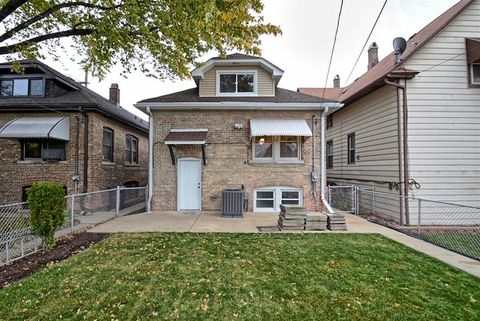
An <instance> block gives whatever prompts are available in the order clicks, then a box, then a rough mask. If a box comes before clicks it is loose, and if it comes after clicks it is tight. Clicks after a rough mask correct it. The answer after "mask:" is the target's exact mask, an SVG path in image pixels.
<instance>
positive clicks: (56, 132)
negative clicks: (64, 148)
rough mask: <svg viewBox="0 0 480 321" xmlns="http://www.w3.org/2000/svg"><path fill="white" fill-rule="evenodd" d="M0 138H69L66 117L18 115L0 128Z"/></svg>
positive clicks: (68, 124)
mask: <svg viewBox="0 0 480 321" xmlns="http://www.w3.org/2000/svg"><path fill="white" fill-rule="evenodd" d="M0 138H50V139H60V140H69V139H70V119H69V118H68V117H20V118H16V119H14V120H12V121H10V122H8V123H7V124H5V125H4V126H3V127H2V128H0Z"/></svg>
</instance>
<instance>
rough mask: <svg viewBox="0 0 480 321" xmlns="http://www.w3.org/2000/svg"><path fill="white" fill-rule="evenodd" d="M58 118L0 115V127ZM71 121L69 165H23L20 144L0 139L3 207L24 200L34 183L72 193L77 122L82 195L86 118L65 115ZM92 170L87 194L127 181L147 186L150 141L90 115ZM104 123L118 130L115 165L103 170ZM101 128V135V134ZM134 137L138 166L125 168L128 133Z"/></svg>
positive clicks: (67, 146) (90, 161) (124, 126)
mask: <svg viewBox="0 0 480 321" xmlns="http://www.w3.org/2000/svg"><path fill="white" fill-rule="evenodd" d="M27 115H28V116H33V115H34V116H44V117H45V116H56V115H59V114H53V113H48V112H47V113H35V114H33V113H28V114H19V113H0V127H2V126H3V125H4V124H5V123H6V122H7V121H9V120H12V119H14V118H17V117H21V116H27ZM63 115H67V116H69V117H70V141H68V142H67V145H66V161H64V162H37V163H32V162H22V161H21V160H20V155H21V154H20V141H19V140H17V139H0V204H9V203H14V202H19V201H21V200H22V187H23V186H29V185H32V184H33V183H34V182H39V181H51V182H56V183H60V184H62V185H65V186H66V187H67V192H68V193H69V194H70V193H72V192H73V189H74V186H73V181H72V179H71V177H72V175H73V174H74V172H75V142H76V137H77V136H76V135H77V134H76V133H77V118H76V117H78V121H79V131H80V135H79V136H80V140H79V174H80V181H79V186H78V188H79V189H78V190H79V192H82V191H83V188H84V186H83V168H84V166H83V161H84V146H83V142H84V139H83V137H84V117H83V115H82V114H80V113H63ZM88 115H89V124H90V125H89V131H90V135H89V136H90V140H89V147H88V150H89V166H88V191H94V190H101V189H105V188H107V187H112V186H116V185H123V183H125V182H127V181H132V180H135V181H138V182H139V184H140V186H144V185H146V183H147V152H148V147H147V145H148V137H147V135H146V134H145V133H142V132H140V131H137V130H133V129H130V127H129V126H126V125H122V124H119V123H118V122H115V121H113V120H110V119H108V118H105V117H102V116H100V115H97V114H95V113H89V114H88ZM102 123H105V124H107V126H108V127H111V128H112V129H114V130H115V149H114V153H115V161H116V164H115V165H109V166H104V165H102V163H101V150H102V145H101V142H102V130H101V128H102V127H103V126H102ZM98 128H100V131H98ZM126 132H128V133H131V134H133V135H134V136H136V137H137V138H138V139H139V166H136V167H125V166H124V157H125V156H124V154H125V152H124V150H125V133H126Z"/></svg>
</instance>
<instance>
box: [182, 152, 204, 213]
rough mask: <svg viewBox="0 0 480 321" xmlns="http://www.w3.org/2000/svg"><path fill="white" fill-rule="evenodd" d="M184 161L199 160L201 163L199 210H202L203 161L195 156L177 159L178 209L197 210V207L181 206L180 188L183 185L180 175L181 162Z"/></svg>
mask: <svg viewBox="0 0 480 321" xmlns="http://www.w3.org/2000/svg"><path fill="white" fill-rule="evenodd" d="M182 161H197V162H199V163H200V182H199V183H200V191H199V193H200V197H199V202H198V206H199V208H198V211H201V210H202V161H201V160H200V159H198V158H195V157H183V158H179V159H178V160H177V166H176V167H177V211H189V210H192V211H196V210H197V209H181V208H180V190H181V186H180V176H181V172H180V162H182Z"/></svg>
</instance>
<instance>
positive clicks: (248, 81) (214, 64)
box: [192, 53, 283, 97]
mask: <svg viewBox="0 0 480 321" xmlns="http://www.w3.org/2000/svg"><path fill="white" fill-rule="evenodd" d="M282 75H283V70H282V69H280V68H278V67H277V66H275V65H274V64H272V63H271V62H269V61H267V60H265V59H263V58H261V57H256V56H249V55H244V54H239V53H235V54H231V55H227V56H225V57H223V58H222V57H215V58H212V59H210V60H208V61H207V62H206V63H205V64H204V65H203V66H201V67H198V68H196V69H194V70H193V71H192V77H193V79H194V80H195V83H196V84H197V87H198V89H199V90H198V93H199V96H200V97H236V96H238V97H251V96H253V97H256V96H257V97H273V96H275V88H276V86H277V85H278V82H279V81H280V79H281V78H282Z"/></svg>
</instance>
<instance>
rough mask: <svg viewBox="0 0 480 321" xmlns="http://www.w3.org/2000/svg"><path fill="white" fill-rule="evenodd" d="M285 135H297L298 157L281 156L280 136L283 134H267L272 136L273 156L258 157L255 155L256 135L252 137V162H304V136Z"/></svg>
mask: <svg viewBox="0 0 480 321" xmlns="http://www.w3.org/2000/svg"><path fill="white" fill-rule="evenodd" d="M282 136H284V137H296V138H297V144H298V150H297V157H280V137H281V136H266V137H272V157H256V156H255V145H256V143H255V140H256V137H262V136H256V137H252V162H255V163H278V164H282V163H283V164H288V163H297V164H298V163H303V162H302V139H301V138H302V136H290V135H282Z"/></svg>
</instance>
